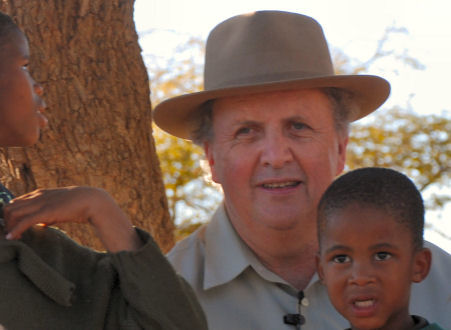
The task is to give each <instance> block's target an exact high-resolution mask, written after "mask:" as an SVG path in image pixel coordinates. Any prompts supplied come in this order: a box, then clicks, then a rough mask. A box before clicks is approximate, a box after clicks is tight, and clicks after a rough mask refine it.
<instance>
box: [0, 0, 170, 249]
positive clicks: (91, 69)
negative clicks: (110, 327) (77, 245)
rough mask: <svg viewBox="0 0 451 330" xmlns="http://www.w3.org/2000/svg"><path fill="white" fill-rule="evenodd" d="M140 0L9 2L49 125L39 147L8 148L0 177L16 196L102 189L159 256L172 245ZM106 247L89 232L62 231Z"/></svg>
mask: <svg viewBox="0 0 451 330" xmlns="http://www.w3.org/2000/svg"><path fill="white" fill-rule="evenodd" d="M133 4H134V0H46V1H41V0H3V1H1V2H0V10H2V11H4V12H6V13H8V14H10V15H11V16H12V17H13V18H14V19H15V21H16V22H17V24H18V25H19V26H20V27H21V28H22V30H23V31H24V32H25V34H26V35H27V37H28V39H29V42H30V51H31V61H30V71H31V74H32V75H33V77H34V78H35V80H37V81H38V82H40V83H41V84H42V85H43V87H44V98H45V100H46V103H47V105H48V109H47V117H48V118H49V127H48V128H47V129H46V130H44V131H43V134H42V136H41V141H40V142H39V143H38V144H37V145H36V146H34V147H30V148H26V149H22V148H9V149H2V150H1V152H0V161H1V164H0V171H1V172H0V175H1V177H0V180H1V182H3V183H4V184H5V185H6V186H7V187H8V188H10V190H11V191H12V192H13V193H15V194H16V195H19V194H22V193H25V192H28V191H31V190H34V189H36V188H50V187H57V186H68V185H90V186H96V187H102V188H104V189H106V190H107V191H108V192H109V193H110V194H111V195H112V196H113V197H114V198H115V199H116V201H118V203H119V205H120V206H121V207H122V208H123V209H124V210H125V211H126V212H128V214H129V215H130V217H131V219H132V221H133V223H134V224H135V225H136V226H139V227H141V228H143V229H145V230H148V231H150V232H151V233H152V235H153V237H154V238H155V239H156V241H157V242H158V244H159V245H160V247H161V248H162V250H163V251H167V250H168V249H169V248H170V247H171V246H172V245H173V243H174V238H173V230H174V226H173V224H172V222H171V221H170V217H169V213H168V207H167V201H166V197H165V193H164V185H163V182H162V177H161V172H160V167H159V162H158V158H157V156H156V152H155V146H154V140H153V137H152V131H151V112H150V111H151V106H150V99H149V95H150V91H149V81H148V77H147V72H146V68H145V66H144V63H143V60H142V58H141V54H140V53H141V49H140V47H139V45H138V37H137V34H136V30H135V25H134V22H133ZM62 228H63V229H64V230H66V231H67V232H68V234H69V235H70V236H71V237H73V238H74V239H76V240H78V241H79V242H81V243H82V244H84V245H89V246H91V247H94V248H98V249H101V248H102V247H101V245H100V242H99V241H98V240H97V239H96V238H95V237H94V235H93V232H92V230H91V229H90V228H89V226H83V225H80V224H69V225H67V226H66V225H64V226H62Z"/></svg>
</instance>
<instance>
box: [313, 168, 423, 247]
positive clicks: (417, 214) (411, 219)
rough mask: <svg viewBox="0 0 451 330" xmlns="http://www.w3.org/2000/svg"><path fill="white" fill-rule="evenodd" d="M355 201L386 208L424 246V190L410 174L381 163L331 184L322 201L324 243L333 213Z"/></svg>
mask: <svg viewBox="0 0 451 330" xmlns="http://www.w3.org/2000/svg"><path fill="white" fill-rule="evenodd" d="M355 202H357V203H364V204H366V205H369V206H373V207H376V208H378V209H381V210H384V211H385V212H387V213H388V214H390V215H391V216H393V217H394V218H395V219H396V221H397V222H399V223H401V224H402V225H405V226H406V228H408V229H409V230H410V232H411V234H412V239H413V246H414V248H415V249H421V248H422V247H423V230H424V204H423V199H422V197H421V193H420V192H419V191H418V189H417V187H416V186H415V184H414V183H413V182H412V181H411V180H410V179H409V178H408V177H407V176H406V175H404V174H402V173H400V172H397V171H395V170H392V169H388V168H380V167H367V168H361V169H357V170H354V171H351V172H348V173H346V174H344V175H342V176H340V177H339V178H337V179H336V180H335V181H334V182H333V183H332V184H331V185H330V186H329V188H328V189H327V190H326V192H325V193H324V194H323V196H322V198H321V200H320V202H319V205H318V241H319V243H320V245H321V236H322V235H323V232H324V230H325V228H326V225H327V221H328V218H329V216H330V215H331V214H333V213H334V212H335V211H337V210H340V209H343V208H345V207H347V206H348V205H350V204H352V203H355ZM362 220H363V219H362Z"/></svg>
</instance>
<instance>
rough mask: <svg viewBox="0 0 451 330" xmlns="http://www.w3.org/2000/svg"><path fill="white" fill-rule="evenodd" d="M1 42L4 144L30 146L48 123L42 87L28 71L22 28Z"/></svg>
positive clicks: (0, 139) (0, 118)
mask: <svg viewBox="0 0 451 330" xmlns="http://www.w3.org/2000/svg"><path fill="white" fill-rule="evenodd" d="M3 40H4V41H3V42H2V44H1V45H0V146H4V147H10V146H29V145H32V144H34V143H36V142H37V140H38V139H39V133H40V129H41V128H44V127H45V126H46V124H47V119H46V118H45V117H44V115H43V114H42V113H41V111H43V110H44V108H45V103H44V101H43V100H42V98H41V95H42V93H43V90H42V87H41V86H40V85H39V84H37V83H36V82H35V81H34V80H33V78H32V77H31V76H30V73H29V72H28V69H27V65H28V61H29V48H28V42H27V40H26V38H25V36H24V34H23V33H22V32H21V31H20V30H18V29H17V30H14V31H11V32H10V34H9V35H8V36H6V37H5V38H4V39H3Z"/></svg>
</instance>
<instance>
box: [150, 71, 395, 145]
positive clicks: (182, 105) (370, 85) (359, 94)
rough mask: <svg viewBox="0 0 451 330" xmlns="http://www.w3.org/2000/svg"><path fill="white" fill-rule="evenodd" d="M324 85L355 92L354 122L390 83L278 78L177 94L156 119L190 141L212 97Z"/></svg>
mask: <svg viewBox="0 0 451 330" xmlns="http://www.w3.org/2000/svg"><path fill="white" fill-rule="evenodd" d="M323 87H336V88H342V89H346V90H348V91H350V92H352V93H353V95H354V100H355V101H356V102H357V104H358V106H359V112H358V113H355V114H353V117H352V118H349V120H350V121H355V120H357V119H360V118H362V117H364V116H366V115H368V114H370V113H371V112H373V111H375V110H376V109H377V108H379V107H380V106H381V105H382V104H383V103H384V102H385V100H386V99H387V98H388V96H389V94H390V84H389V83H388V82H387V81H386V80H385V79H383V78H381V77H378V76H372V75H336V76H327V77H315V78H308V79H297V80H288V81H277V82H270V83H264V84H259V85H240V86H234V87H229V88H224V89H216V90H209V91H201V92H196V93H191V94H185V95H180V96H176V97H173V98H170V99H168V100H165V101H163V102H161V103H160V104H158V105H157V106H156V107H155V109H154V111H153V119H154V121H155V123H156V124H157V125H158V126H159V127H160V128H161V129H163V130H164V131H166V132H168V133H170V134H172V135H175V136H177V137H179V138H183V139H187V140H190V139H191V133H192V131H193V129H194V128H195V127H196V126H195V125H196V122H195V118H196V113H197V111H198V110H199V108H200V106H201V105H202V104H204V103H205V102H207V101H209V100H214V99H219V98H224V97H232V96H243V95H250V94H257V93H264V92H274V91H283V90H296V89H305V88H323Z"/></svg>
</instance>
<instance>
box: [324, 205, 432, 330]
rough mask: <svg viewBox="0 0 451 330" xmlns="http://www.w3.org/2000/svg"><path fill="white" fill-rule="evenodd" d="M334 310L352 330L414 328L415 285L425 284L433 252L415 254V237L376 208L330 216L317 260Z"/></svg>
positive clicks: (353, 207) (356, 208)
mask: <svg viewBox="0 0 451 330" xmlns="http://www.w3.org/2000/svg"><path fill="white" fill-rule="evenodd" d="M317 262H318V272H319V275H320V277H321V279H322V280H323V283H324V284H325V285H326V287H327V291H328V294H329V297H330V300H331V302H332V304H333V305H334V306H335V308H336V309H337V311H338V312H339V313H341V314H342V315H343V316H344V317H345V318H346V319H347V320H348V321H349V322H350V323H351V325H352V326H353V329H382V328H383V329H386V327H387V329H404V328H405V326H406V325H409V324H412V319H411V317H410V316H409V310H408V306H409V297H410V286H411V283H412V282H420V281H421V280H423V279H424V278H425V277H426V275H427V273H428V271H429V266H430V252H429V251H428V250H426V249H423V250H421V251H418V252H416V251H415V249H414V248H413V240H412V234H411V231H410V230H408V229H407V227H406V226H405V225H402V224H400V223H398V222H396V221H395V219H394V217H393V216H392V215H390V214H388V213H386V212H385V211H383V210H380V209H377V208H375V207H372V206H359V205H358V204H351V205H349V206H347V207H345V208H344V209H341V210H337V211H335V212H334V214H332V215H330V217H329V219H328V222H327V227H326V228H325V230H324V232H323V235H322V239H321V246H320V255H319V257H318V258H317Z"/></svg>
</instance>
